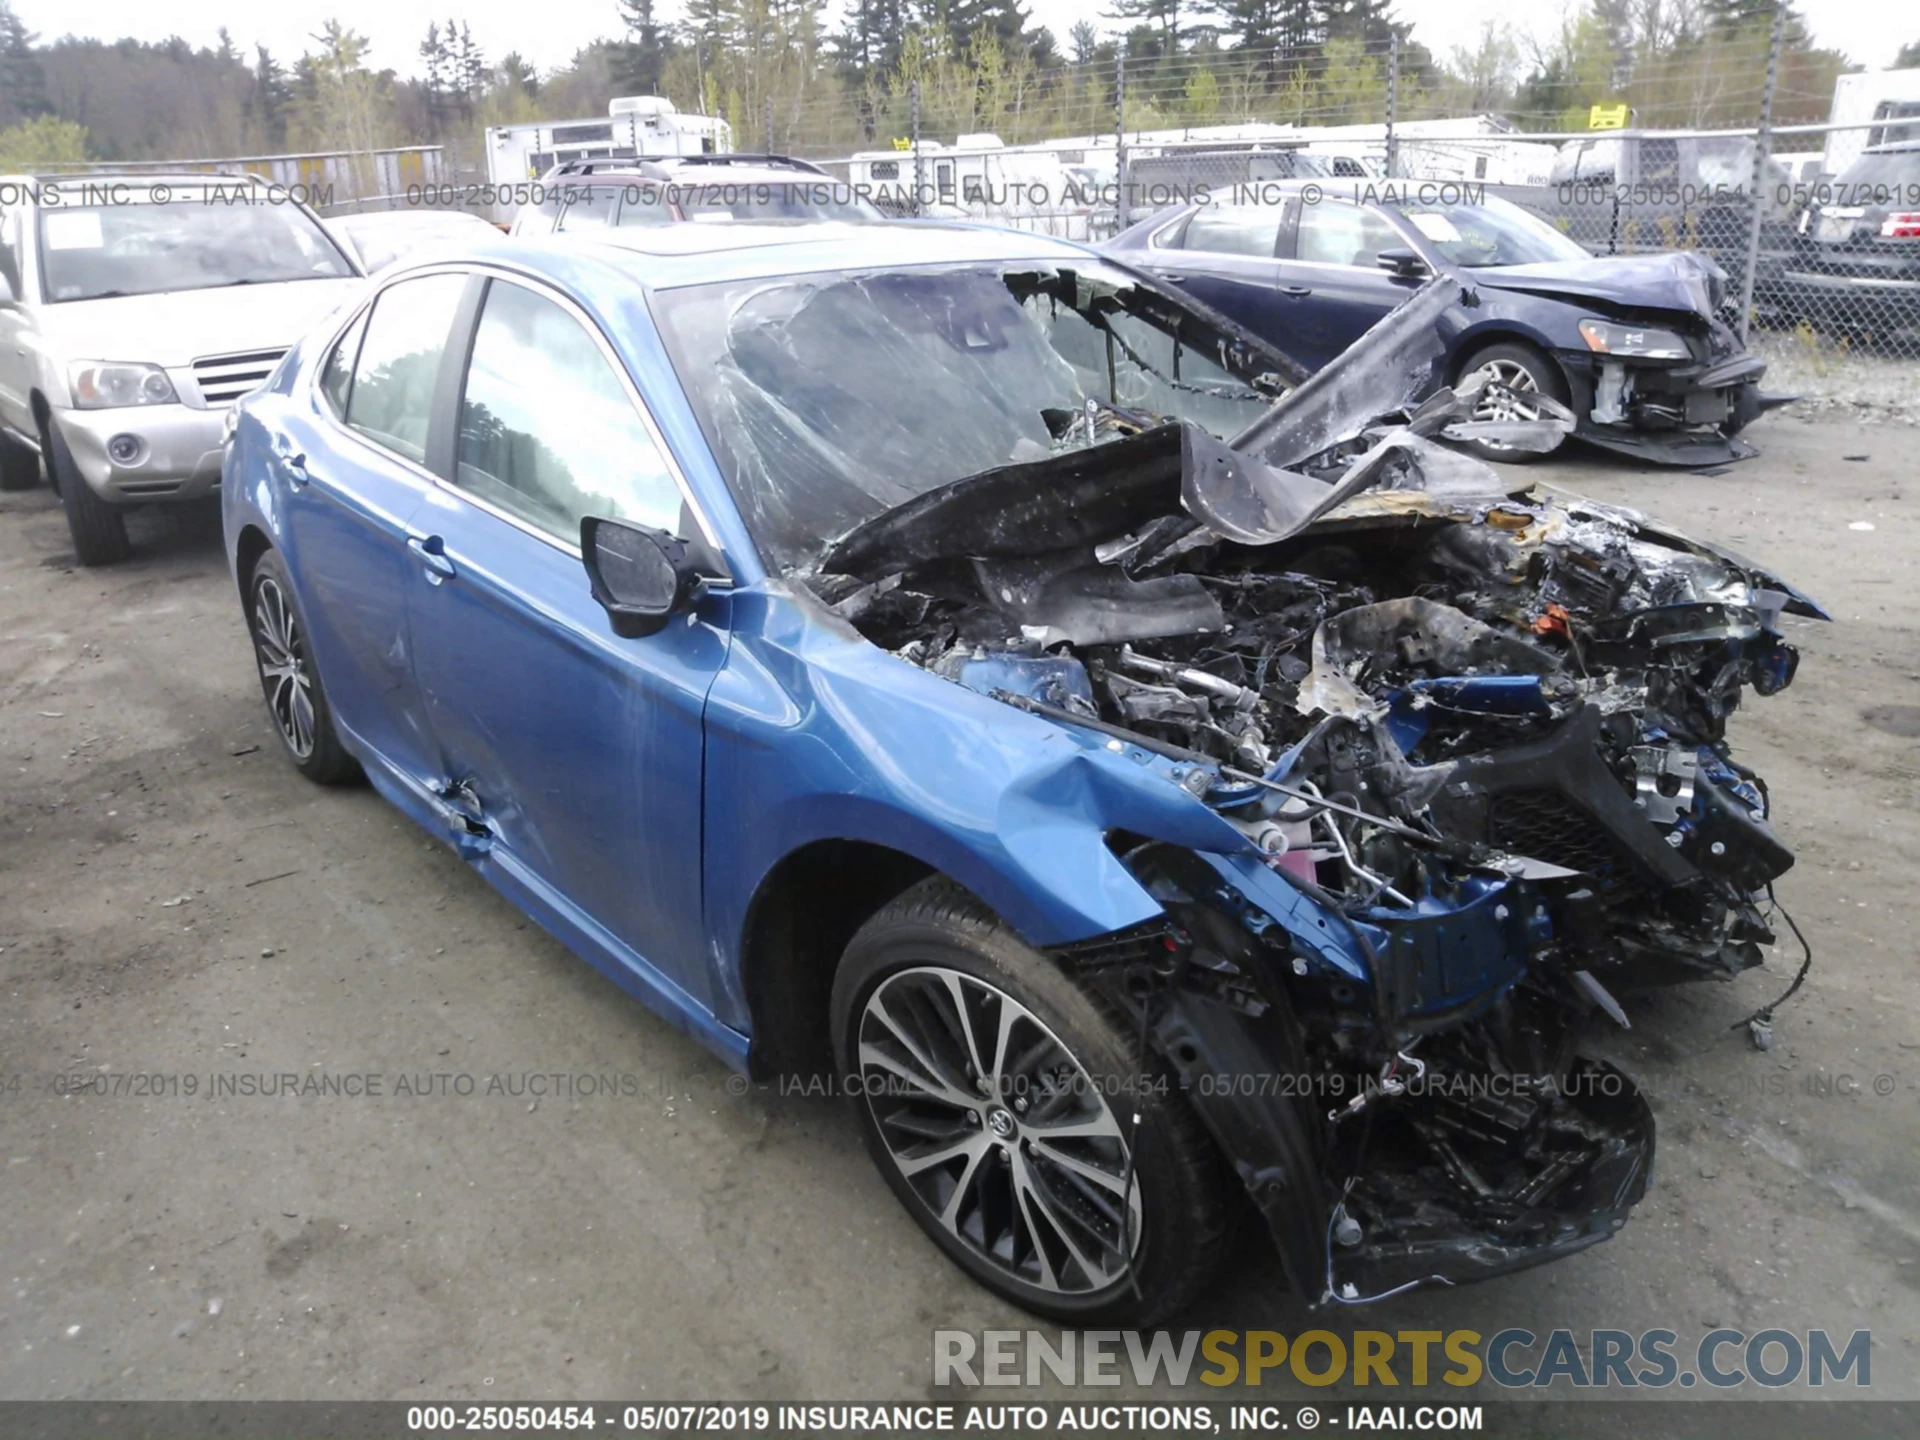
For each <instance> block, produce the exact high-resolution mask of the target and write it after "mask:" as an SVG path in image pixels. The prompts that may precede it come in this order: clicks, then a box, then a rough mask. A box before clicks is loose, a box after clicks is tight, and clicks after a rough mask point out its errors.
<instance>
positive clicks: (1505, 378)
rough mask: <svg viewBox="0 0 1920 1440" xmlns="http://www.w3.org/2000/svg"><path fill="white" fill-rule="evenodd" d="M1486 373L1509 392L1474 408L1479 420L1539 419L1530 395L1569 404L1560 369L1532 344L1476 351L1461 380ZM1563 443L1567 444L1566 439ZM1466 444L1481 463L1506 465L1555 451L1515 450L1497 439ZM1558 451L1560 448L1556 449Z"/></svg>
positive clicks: (1507, 344) (1485, 397)
mask: <svg viewBox="0 0 1920 1440" xmlns="http://www.w3.org/2000/svg"><path fill="white" fill-rule="evenodd" d="M1483 371H1484V372H1486V373H1487V374H1488V375H1489V376H1490V377H1491V378H1492V379H1495V380H1498V381H1499V382H1500V383H1501V384H1502V385H1504V386H1506V388H1507V391H1508V392H1509V393H1508V394H1505V395H1496V394H1494V393H1492V392H1489V393H1487V394H1485V395H1483V396H1482V397H1481V399H1480V403H1479V404H1478V405H1476V406H1475V407H1474V411H1473V418H1474V419H1476V420H1538V419H1539V418H1540V413H1541V412H1540V408H1539V407H1538V406H1536V405H1531V404H1529V403H1528V400H1527V397H1528V396H1530V395H1544V396H1546V397H1547V398H1548V399H1550V400H1558V401H1559V402H1560V403H1561V404H1562V405H1564V404H1566V403H1567V382H1566V377H1565V376H1563V375H1562V374H1561V373H1560V367H1559V366H1558V365H1556V364H1555V363H1554V362H1553V361H1552V360H1550V359H1548V358H1547V356H1545V355H1543V354H1542V353H1541V352H1540V351H1538V350H1536V349H1534V347H1533V346H1531V345H1527V344H1524V343H1521V342H1519V341H1504V342H1502V343H1500V344H1498V345H1489V346H1487V347H1486V348H1485V349H1483V350H1476V351H1475V352H1474V353H1473V354H1472V355H1470V356H1468V357H1467V360H1466V362H1465V363H1464V364H1462V365H1461V367H1460V381H1462V382H1464V381H1465V380H1466V379H1467V378H1468V377H1469V376H1472V375H1476V374H1479V373H1481V372H1483ZM1561 443H1562V444H1564V443H1565V437H1562V441H1561ZM1465 445H1466V448H1467V449H1468V450H1471V451H1472V452H1473V453H1474V454H1475V455H1478V456H1479V457H1480V458H1481V459H1482V460H1497V461H1499V462H1500V463H1502V464H1505V465H1526V464H1530V463H1531V462H1533V461H1535V460H1539V459H1543V458H1545V457H1546V456H1548V455H1551V454H1552V453H1553V450H1541V451H1531V450H1516V449H1514V448H1513V447H1512V446H1511V445H1502V444H1500V443H1499V442H1498V441H1494V440H1469V441H1467V442H1465ZM1559 448H1560V446H1559V445H1555V446H1554V447H1553V449H1554V450H1557V449H1559Z"/></svg>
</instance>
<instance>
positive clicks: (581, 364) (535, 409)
mask: <svg viewBox="0 0 1920 1440" xmlns="http://www.w3.org/2000/svg"><path fill="white" fill-rule="evenodd" d="M455 473H456V475H457V478H458V484H459V486H460V488H461V489H463V490H466V491H468V492H470V493H471V494H472V495H474V496H475V497H476V498H477V499H481V500H484V501H486V502H487V503H488V504H489V505H493V506H496V507H498V508H499V509H501V510H504V511H505V512H506V513H507V514H509V515H512V516H514V517H516V518H517V519H520V520H523V521H525V522H526V523H527V524H529V525H531V526H533V527H534V528H535V529H538V530H542V531H545V532H546V533H547V534H549V535H552V536H553V537H554V538H556V539H559V540H564V541H566V542H567V543H568V544H578V543H579V540H580V521H581V518H582V517H583V516H587V515H604V516H609V517H611V518H613V519H617V520H630V521H632V522H633V523H635V524H637V525H648V526H652V527H653V528H655V529H658V530H669V531H671V530H675V529H677V528H678V527H679V521H680V490H679V487H678V486H676V485H675V484H674V482H673V476H672V475H671V474H670V473H669V471H668V470H667V465H666V460H665V457H663V456H662V455H661V453H660V450H659V447H658V446H656V445H655V444H654V443H653V436H652V435H651V434H650V433H649V432H648V430H647V427H646V425H645V423H644V422H643V421H642V420H641V418H640V415H639V412H638V411H636V410H635V409H634V406H633V401H632V400H631V399H630V398H628V395H627V389H626V387H625V386H624V385H623V384H621V382H620V379H619V376H618V375H617V374H616V373H615V371H614V369H613V366H612V364H611V363H610V362H609V361H608V359H607V357H606V355H605V354H604V353H603V352H602V351H601V349H600V347H599V345H597V344H596V343H595V342H594V340H593V337H592V336H591V335H589V334H588V333H587V331H586V329H585V328H584V327H583V326H582V325H581V324H580V322H579V321H578V320H575V319H574V318H573V316H571V315H569V314H568V313H567V312H566V311H565V310H562V309H561V308H560V307H559V306H558V305H556V304H555V303H554V302H553V301H551V300H548V299H545V298H544V297H542V296H539V295H536V294H534V293H533V292H532V291H531V290H528V289H526V288H525V287H524V286H520V285H514V284H510V283H508V282H507V281H504V280H496V281H494V282H493V283H492V284H491V285H490V286H489V287H488V288H487V301H486V304H485V306H484V307H483V308H482V309H481V312H480V326H479V329H478V331H477V332H476V333H475V335H474V337H473V358H472V360H471V362H470V363H469V365H468V367H467V383H466V389H465V393H464V394H463V395H462V397H461V401H460V439H459V451H458V466H457V468H456V472H455Z"/></svg>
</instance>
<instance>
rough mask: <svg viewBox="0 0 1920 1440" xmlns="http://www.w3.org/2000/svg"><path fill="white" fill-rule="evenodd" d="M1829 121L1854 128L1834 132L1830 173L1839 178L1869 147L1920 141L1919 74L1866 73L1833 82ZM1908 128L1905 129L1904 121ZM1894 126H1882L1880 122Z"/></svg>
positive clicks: (1831, 134) (1828, 153) (1829, 140)
mask: <svg viewBox="0 0 1920 1440" xmlns="http://www.w3.org/2000/svg"><path fill="white" fill-rule="evenodd" d="M1827 118H1828V120H1829V121H1830V122H1831V123H1833V124H1835V125H1851V126H1855V127H1857V128H1854V129H1851V130H1829V131H1828V132H1827V149H1826V157H1827V160H1826V165H1825V167H1824V168H1825V169H1826V172H1827V174H1829V175H1838V174H1839V173H1840V172H1841V171H1842V170H1845V169H1846V168H1847V166H1849V165H1851V164H1852V163H1853V162H1854V161H1855V160H1856V159H1858V158H1859V156H1860V152H1861V151H1862V150H1864V149H1866V148H1867V147H1868V146H1869V145H1885V144H1886V143H1888V142H1889V141H1892V140H1920V70H1866V71H1862V72H1861V73H1859V74H1857V75H1841V76H1839V77H1838V78H1836V79H1835V80H1834V82H1833V111H1832V113H1831V114H1829V115H1828V117H1827ZM1903 120H1904V121H1906V122H1907V123H1906V124H1904V125H1903V124H1900V123H1898V122H1900V121H1903ZM1876 121H1879V122H1893V123H1879V124H1876V123H1875V122H1876Z"/></svg>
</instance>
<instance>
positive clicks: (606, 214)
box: [553, 181, 620, 235]
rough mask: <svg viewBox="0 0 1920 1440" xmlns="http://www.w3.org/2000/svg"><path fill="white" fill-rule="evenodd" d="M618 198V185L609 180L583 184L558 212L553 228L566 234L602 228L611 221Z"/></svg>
mask: <svg viewBox="0 0 1920 1440" xmlns="http://www.w3.org/2000/svg"><path fill="white" fill-rule="evenodd" d="M619 200H620V187H619V186H618V185H615V184H612V183H611V182H608V181H602V182H601V183H600V184H598V185H583V186H581V187H580V188H579V189H578V190H576V191H575V192H574V194H573V196H572V198H571V199H570V200H569V201H568V203H567V208H566V209H564V210H562V211H561V212H560V219H559V222H558V223H557V224H556V225H555V226H554V227H553V228H554V229H556V230H559V231H561V232H563V233H565V234H568V235H576V234H579V233H580V232H581V231H583V230H604V229H606V228H607V227H608V226H609V225H611V224H612V223H613V207H614V206H615V205H616V204H618V203H619Z"/></svg>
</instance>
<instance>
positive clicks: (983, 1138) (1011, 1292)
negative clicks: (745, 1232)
mask: <svg viewBox="0 0 1920 1440" xmlns="http://www.w3.org/2000/svg"><path fill="white" fill-rule="evenodd" d="M833 1045H834V1056H835V1059H836V1060H837V1062H838V1064H839V1070H840V1074H841V1076H842V1077H843V1079H844V1080H845V1081H846V1084H847V1089H848V1093H849V1096H850V1099H851V1102H852V1104H853V1107H854V1110H855V1113H856V1114H857V1115H858V1116H859V1117H860V1124H861V1128H862V1130H863V1132H864V1133H865V1136H866V1140H867V1148H868V1150H869V1151H870V1153H871V1154H872V1156H873V1159H874V1163H875V1164H877V1165H878V1166H879V1167H880V1172H881V1174H882V1175H883V1176H884V1177H885V1178H886V1181H887V1183H888V1185H889V1186H891V1187H892V1189H893V1191H894V1194H895V1195H896V1196H897V1197H898V1198H899V1200H900V1202H901V1204H903V1205H904V1206H906V1208H907V1211H908V1213H910V1214H911V1215H912V1216H913V1217H914V1219H915V1220H916V1221H917V1222H918V1223H919V1225H920V1227H921V1228H922V1229H923V1230H925V1231H926V1233H927V1235H928V1236H929V1237H930V1238H931V1239H932V1240H933V1242H934V1243H935V1244H936V1245H938V1246H939V1247H940V1248H941V1249H942V1250H944V1251H945V1252H946V1253H947V1256H948V1257H949V1258H950V1259H952V1260H953V1261H954V1262H955V1263H956V1264H958V1265H959V1266H960V1267H961V1268H962V1269H963V1270H965V1271H966V1272H967V1273H968V1274H970V1275H971V1276H972V1277H973V1278H974V1279H975V1280H977V1281H979V1282H980V1284H982V1285H984V1286H985V1287H986V1288H987V1289H989V1290H991V1291H993V1292H994V1293H995V1294H997V1295H999V1296H1001V1297H1002V1298H1004V1299H1007V1300H1010V1301H1012V1302H1013V1303H1014V1304H1016V1305H1020V1306H1022V1307H1024V1308H1025V1309H1028V1310H1031V1311H1033V1312H1034V1313H1035V1314H1038V1315H1043V1316H1046V1317H1048V1318H1050V1319H1053V1320H1058V1321H1060V1322H1061V1323H1063V1324H1075V1325H1078V1324H1092V1323H1096V1322H1097V1323H1102V1324H1105V1323H1114V1324H1125V1325H1137V1326H1146V1325H1152V1324H1154V1323H1156V1322H1158V1321H1159V1320H1162V1319H1164V1318H1166V1317H1167V1316H1170V1315H1172V1314H1174V1313H1176V1312H1178V1311H1179V1310H1181V1309H1182V1308H1184V1307H1185V1306H1186V1305H1188V1304H1190V1303H1191V1302H1192V1301H1193V1300H1194V1299H1195V1298H1197V1297H1198V1296H1199V1295H1200V1294H1201V1292H1202V1291H1203V1290H1204V1289H1205V1288H1206V1287H1207V1285H1208V1283H1209V1282H1210V1281H1211V1279H1212V1278H1213V1275H1214V1273H1215V1271H1216V1270H1217V1269H1218V1268H1219V1265H1220V1263H1221V1261H1222V1259H1223V1258H1224V1256H1225V1254H1226V1249H1227V1238H1228V1233H1229V1221H1230V1218H1231V1205H1230V1203H1229V1202H1230V1200H1231V1199H1232V1196H1233V1192H1234V1191H1235V1189H1237V1185H1236V1184H1235V1182H1234V1181H1233V1179H1232V1177H1231V1175H1230V1174H1229V1172H1228V1171H1227V1169H1226V1166H1225V1164H1224V1163H1223V1161H1222V1160H1221V1158H1220V1155H1219V1152H1218V1151H1217V1150H1216V1149H1215V1148H1214V1145H1213V1142H1212V1140H1211V1139H1210V1138H1209V1137H1208V1136H1207V1134H1206V1132H1205V1131H1204V1130H1203V1129H1202V1128H1201V1125H1200V1122H1199V1120H1198V1118H1197V1117H1196V1116H1195V1115H1194V1114H1193V1112H1192V1110H1191V1109H1189V1108H1188V1106H1187V1104H1186V1102H1185V1101H1184V1100H1183V1099H1182V1098H1181V1096H1180V1095H1179V1093H1178V1092H1177V1090H1176V1089H1175V1088H1174V1085H1173V1082H1172V1080H1171V1077H1170V1072H1169V1071H1168V1070H1167V1069H1166V1068H1165V1066H1164V1065H1162V1064H1161V1063H1160V1062H1159V1060H1158V1059H1157V1057H1154V1056H1152V1055H1151V1054H1149V1055H1148V1057H1147V1059H1146V1063H1145V1065H1144V1066H1143V1065H1142V1064H1141V1057H1140V1055H1139V1034H1138V1031H1137V1029H1136V1028H1135V1027H1134V1026H1133V1025H1132V1024H1131V1023H1129V1022H1126V1021H1124V1020H1123V1019H1121V1018H1120V1017H1118V1016H1116V1015H1114V1014H1112V1013H1110V1012H1109V1011H1108V1009H1107V1008H1106V1006H1105V1005H1104V1004H1103V1003H1101V1002H1100V1001H1098V1000H1096V999H1095V998H1094V997H1093V996H1092V995H1091V994H1089V993H1088V992H1087V991H1085V990H1083V989H1082V988H1081V987H1080V986H1079V985H1077V984H1076V983H1075V982H1074V981H1073V980H1072V979H1070V978H1069V977H1068V976H1067V975H1066V974H1065V973H1064V972H1063V971H1062V970H1061V969H1060V968H1059V966H1058V965H1057V964H1056V963H1055V962H1053V961H1051V960H1049V959H1047V958H1046V957H1045V956H1042V955H1040V954H1039V953H1037V952H1036V951H1034V950H1033V949H1031V948H1030V947H1029V946H1027V945H1026V944H1025V943H1024V942H1023V941H1022V940H1021V939H1020V938H1019V937H1018V936H1017V935H1015V934H1014V933H1013V931H1012V930H1011V929H1009V928H1008V927H1007V926H1006V925H1005V924H1004V923H1003V922H1002V921H1000V920H999V919H998V918H997V917H996V916H995V915H994V914H993V913H992V912H991V911H989V910H988V909H987V908H986V907H985V906H984V905H982V904H981V903H980V902H979V901H978V900H977V899H975V898H974V897H973V896H972V895H971V894H969V893H968V892H967V891H965V890H963V889H961V888H960V887H959V886H957V885H955V884H954V883H953V882H951V881H949V880H946V879H943V878H941V877H938V876H935V877H932V878H930V879H927V880H924V881H922V882H921V883H919V884H918V885H915V886H914V887H913V888H911V889H909V890H908V891H906V892H905V893H904V894H902V895H901V896H900V897H899V898H898V899H896V900H894V901H893V902H892V903H891V904H889V905H887V906H886V907H885V908H884V909H882V910H881V911H879V912H878V913H877V914H876V915H874V916H873V918H872V919H870V920H868V921H867V923H866V924H865V925H863V926H862V927H861V928H860V930H859V932H858V933H857V934H855V936H854V938H853V940H852V942H851V943H850V944H849V945H848V946H847V950H846V954H845V955H844V956H843V957H842V959H841V961H840V967H839V971H838V973H837V974H836V975H835V977H834V984H833ZM976 1059H977V1062H978V1063H977V1064H976V1063H975V1061H976ZM983 1072H984V1073H983ZM1143 1077H1144V1080H1145V1083H1144V1084H1143V1083H1142V1081H1143ZM1136 1111H1137V1112H1138V1114H1139V1116H1140V1123H1139V1125H1138V1127H1137V1128H1136V1127H1135V1126H1134V1124H1133V1116H1134V1113H1135V1112H1136ZM1129 1140H1131V1142H1132V1149H1133V1152H1134V1155H1133V1162H1132V1163H1133V1172H1132V1181H1133V1185H1132V1191H1131V1195H1132V1198H1133V1201H1134V1204H1133V1206H1132V1207H1131V1208H1132V1210H1133V1216H1132V1218H1131V1220H1129V1219H1128V1218H1127V1217H1126V1216H1125V1214H1124V1212H1123V1208H1122V1206H1121V1203H1120V1202H1121V1196H1122V1193H1123V1191H1124V1190H1125V1187H1126V1176H1127V1171H1126V1165H1127V1152H1128V1146H1129ZM943 1217H944V1218H943ZM1123 1237H1124V1238H1125V1240H1126V1241H1129V1242H1130V1243H1131V1248H1132V1252H1133V1265H1132V1274H1131V1275H1129V1273H1128V1267H1127V1265H1126V1264H1125V1263H1124V1261H1123V1259H1122V1256H1123V1255H1124V1254H1125V1253H1126V1245H1125V1244H1123ZM1136 1280H1137V1282H1138V1286H1139V1290H1138V1294H1137V1295H1136V1293H1135V1288H1134V1282H1135V1281H1136Z"/></svg>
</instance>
